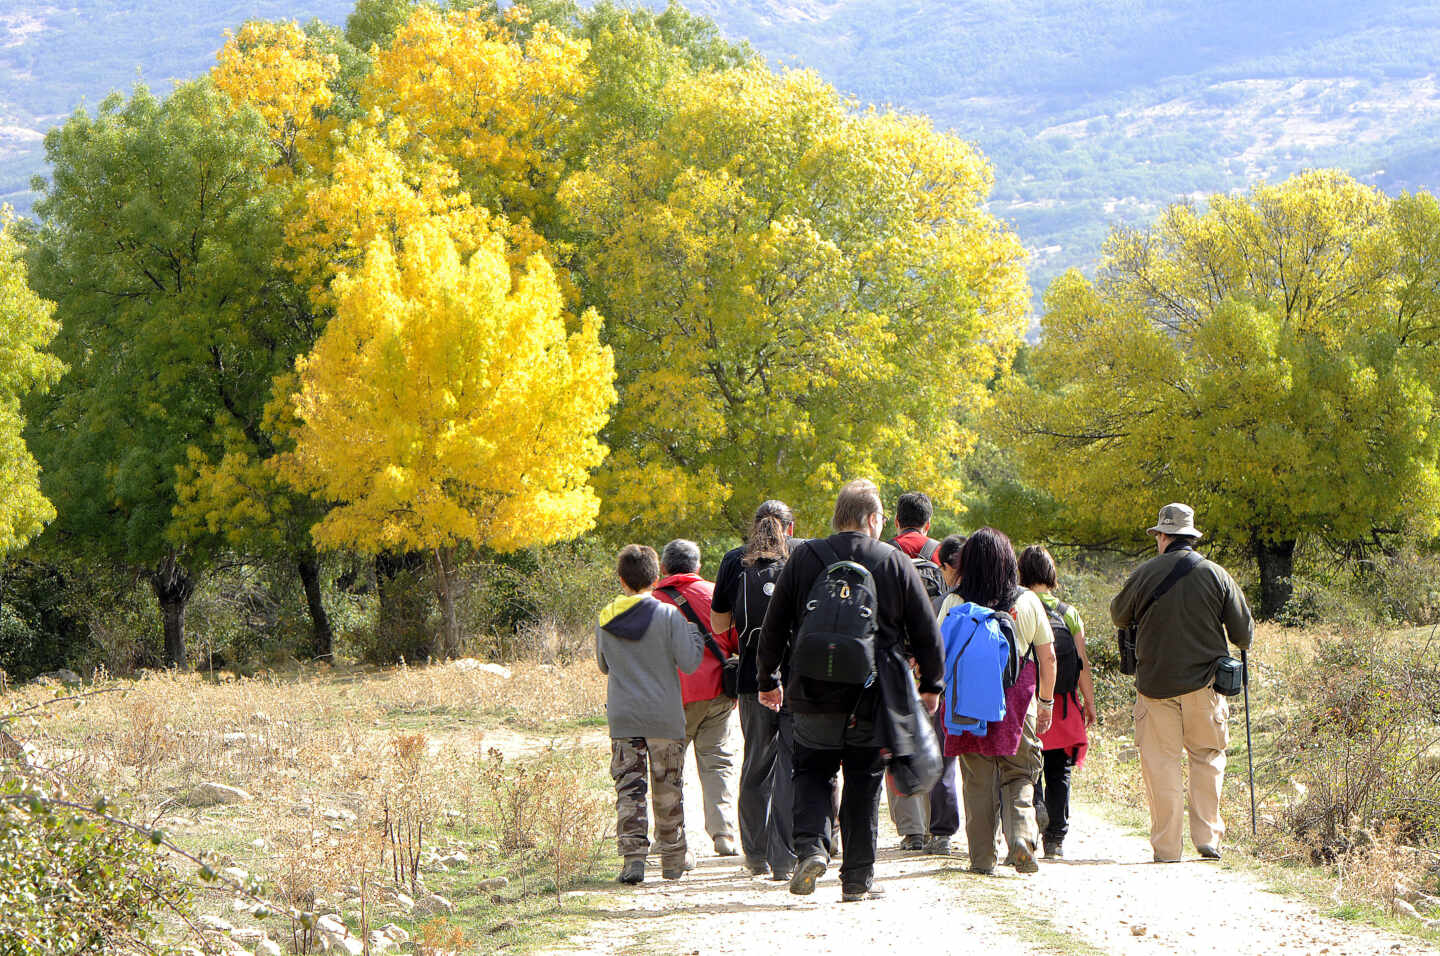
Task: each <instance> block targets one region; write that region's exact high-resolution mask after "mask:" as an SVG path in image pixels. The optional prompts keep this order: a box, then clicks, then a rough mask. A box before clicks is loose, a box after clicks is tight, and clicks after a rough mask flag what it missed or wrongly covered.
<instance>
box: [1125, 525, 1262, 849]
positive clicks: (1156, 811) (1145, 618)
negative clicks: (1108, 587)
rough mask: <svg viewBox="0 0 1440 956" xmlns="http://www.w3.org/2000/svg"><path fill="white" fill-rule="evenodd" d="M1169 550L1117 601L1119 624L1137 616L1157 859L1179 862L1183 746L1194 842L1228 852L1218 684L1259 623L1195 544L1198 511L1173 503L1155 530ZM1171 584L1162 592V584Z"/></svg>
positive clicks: (1143, 738) (1138, 740)
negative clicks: (1218, 671) (1218, 672)
mask: <svg viewBox="0 0 1440 956" xmlns="http://www.w3.org/2000/svg"><path fill="white" fill-rule="evenodd" d="M1149 531H1150V533H1151V534H1152V535H1154V536H1155V545H1156V548H1157V550H1158V551H1159V552H1160V556H1159V557H1156V558H1151V559H1150V560H1149V561H1147V562H1145V563H1144V564H1142V565H1141V566H1140V567H1139V568H1137V569H1136V570H1135V573H1133V574H1131V575H1130V579H1129V580H1128V581H1126V582H1125V587H1124V588H1122V589H1121V591H1120V593H1119V594H1117V595H1115V600H1113V601H1111V602H1110V618H1111V620H1113V621H1114V622H1115V625H1116V626H1117V627H1128V626H1129V625H1131V624H1132V623H1138V625H1139V636H1138V640H1137V642H1136V660H1137V665H1136V670H1135V691H1136V693H1135V747H1136V749H1138V750H1139V751H1140V771H1141V774H1142V775H1143V776H1144V778H1145V796H1146V800H1147V801H1148V802H1149V804H1150V846H1151V848H1152V849H1153V850H1154V851H1155V862H1157V863H1174V862H1177V861H1178V860H1179V859H1180V847H1181V818H1182V816H1183V813H1184V809H1185V802H1184V793H1183V791H1182V789H1181V785H1180V757H1181V753H1182V751H1183V752H1184V754H1186V755H1187V756H1188V757H1189V763H1190V839H1191V840H1192V841H1193V842H1194V843H1195V849H1196V850H1197V851H1198V852H1199V854H1200V855H1201V856H1202V857H1204V858H1206V859H1211V860H1218V859H1219V858H1220V838H1221V837H1223V836H1224V835H1225V825H1224V823H1223V822H1222V821H1221V819H1220V788H1221V786H1222V784H1223V783H1224V780H1225V749H1226V747H1228V746H1229V743H1230V727H1229V724H1228V721H1229V718H1230V705H1229V703H1228V701H1227V698H1225V697H1224V696H1222V695H1221V694H1219V693H1217V692H1216V691H1215V689H1214V686H1213V685H1214V683H1215V668H1216V664H1217V663H1218V662H1219V660H1220V658H1222V657H1225V656H1227V655H1228V654H1229V647H1228V645H1227V644H1226V638H1227V637H1228V638H1229V640H1230V643H1232V644H1234V645H1235V646H1236V647H1241V648H1248V647H1249V646H1250V639H1251V637H1252V635H1253V633H1254V621H1253V620H1252V618H1251V616H1250V606H1249V605H1248V604H1246V603H1245V595H1244V593H1243V592H1242V591H1241V590H1240V588H1239V586H1238V585H1236V583H1235V581H1234V579H1233V578H1231V577H1230V575H1229V573H1227V572H1226V570H1225V569H1224V568H1222V567H1220V565H1218V564H1216V563H1215V562H1213V561H1207V560H1206V559H1204V558H1203V557H1201V556H1200V555H1199V554H1198V553H1197V552H1196V551H1195V543H1196V542H1197V541H1199V540H1200V532H1199V531H1197V530H1196V529H1195V512H1194V511H1193V510H1192V509H1191V508H1190V507H1189V506H1188V505H1183V504H1179V503H1178V502H1177V503H1174V504H1168V505H1166V506H1165V507H1164V508H1162V509H1160V520H1159V521H1158V522H1156V524H1155V526H1154V527H1153V528H1150V529H1149ZM1166 583H1169V584H1170V587H1169V589H1168V590H1167V591H1166V592H1165V593H1164V594H1163V595H1161V596H1160V597H1159V598H1158V599H1157V598H1155V594H1156V591H1157V590H1159V589H1160V588H1161V586H1162V585H1164V584H1166Z"/></svg>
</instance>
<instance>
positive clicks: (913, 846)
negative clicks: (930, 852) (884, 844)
mask: <svg viewBox="0 0 1440 956" xmlns="http://www.w3.org/2000/svg"><path fill="white" fill-rule="evenodd" d="M900 849H902V850H905V851H907V852H910V853H919V852H921V851H923V850H924V849H925V837H923V836H921V835H920V834H918V833H911V834H909V835H908V836H905V837H903V838H902V839H901V840H900Z"/></svg>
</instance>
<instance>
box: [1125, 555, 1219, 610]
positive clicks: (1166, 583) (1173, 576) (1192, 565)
mask: <svg viewBox="0 0 1440 956" xmlns="http://www.w3.org/2000/svg"><path fill="white" fill-rule="evenodd" d="M1204 562H1205V558H1204V557H1203V556H1202V555H1201V554H1200V552H1198V551H1188V552H1186V553H1185V555H1184V556H1183V557H1182V558H1181V559H1180V560H1179V561H1176V562H1175V566H1174V567H1173V568H1171V569H1170V573H1169V574H1167V575H1165V580H1163V581H1161V582H1160V586H1159V587H1157V588H1156V589H1155V593H1154V594H1151V595H1150V599H1149V600H1148V601H1146V602H1145V604H1144V606H1143V607H1141V608H1140V613H1138V614H1136V615H1135V623H1136V624H1139V623H1140V621H1141V619H1143V618H1144V617H1145V613H1146V612H1147V611H1149V610H1150V609H1151V608H1152V607H1154V606H1155V602H1156V601H1158V600H1160V599H1161V598H1162V597H1164V596H1165V594H1166V592H1168V591H1169V590H1170V589H1171V588H1173V587H1174V586H1175V585H1176V584H1178V583H1180V579H1181V578H1183V577H1185V575H1187V574H1189V573H1190V572H1191V571H1194V570H1195V569H1196V568H1198V567H1199V566H1200V565H1201V564H1203V563H1204Z"/></svg>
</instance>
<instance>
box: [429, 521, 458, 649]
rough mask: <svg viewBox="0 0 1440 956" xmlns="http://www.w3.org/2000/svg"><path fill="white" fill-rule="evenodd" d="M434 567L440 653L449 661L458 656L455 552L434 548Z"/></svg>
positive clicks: (451, 549) (448, 549) (450, 549)
mask: <svg viewBox="0 0 1440 956" xmlns="http://www.w3.org/2000/svg"><path fill="white" fill-rule="evenodd" d="M431 554H432V556H433V558H434V565H435V593H436V595H437V596H438V597H439V598H440V620H441V626H440V653H439V655H438V656H439V657H440V658H442V659H444V660H449V659H450V658H453V657H458V656H459V654H460V621H459V619H458V618H457V617H456V614H455V551H454V549H453V548H436V549H435V550H434V551H432V552H431Z"/></svg>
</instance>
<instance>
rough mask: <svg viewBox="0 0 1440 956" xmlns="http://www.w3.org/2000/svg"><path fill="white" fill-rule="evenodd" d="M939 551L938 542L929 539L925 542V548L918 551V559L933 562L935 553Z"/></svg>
mask: <svg viewBox="0 0 1440 956" xmlns="http://www.w3.org/2000/svg"><path fill="white" fill-rule="evenodd" d="M939 550H940V542H939V541H936V540H935V539H934V538H930V539H929V540H927V541H926V542H925V547H923V548H921V549H920V557H922V558H924V559H925V560H926V561H934V560H935V552H936V551H939Z"/></svg>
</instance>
